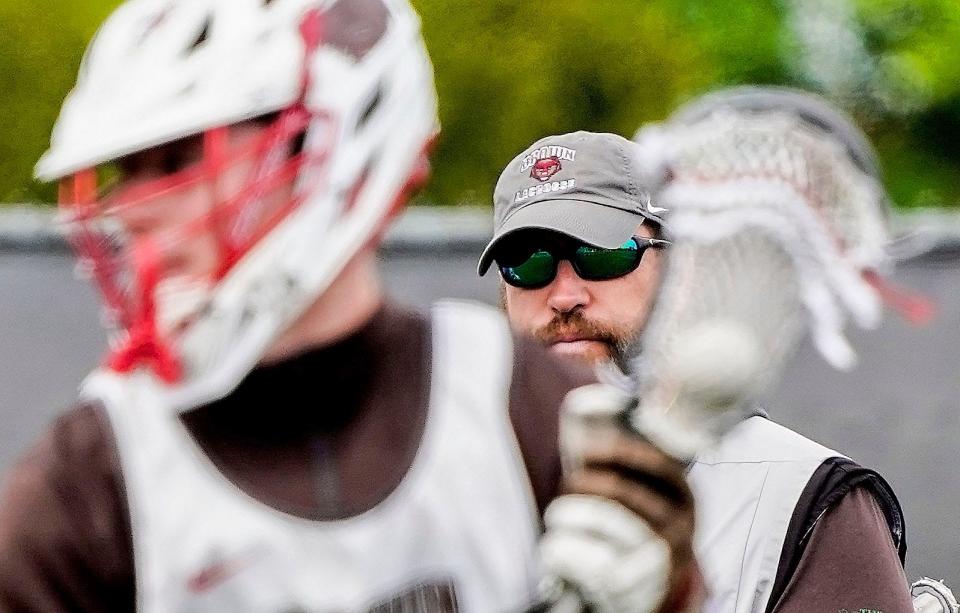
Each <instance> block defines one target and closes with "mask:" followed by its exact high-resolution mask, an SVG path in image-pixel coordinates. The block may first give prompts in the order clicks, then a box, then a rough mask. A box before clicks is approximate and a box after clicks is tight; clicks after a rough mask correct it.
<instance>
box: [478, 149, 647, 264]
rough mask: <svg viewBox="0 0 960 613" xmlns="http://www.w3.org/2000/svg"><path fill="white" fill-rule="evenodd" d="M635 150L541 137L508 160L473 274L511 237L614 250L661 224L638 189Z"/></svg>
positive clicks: (638, 181)
mask: <svg viewBox="0 0 960 613" xmlns="http://www.w3.org/2000/svg"><path fill="white" fill-rule="evenodd" d="M637 147H638V145H637V144H636V143H634V142H632V141H629V140H627V139H625V138H623V137H621V136H617V135H615V134H598V133H594V132H573V133H571V134H562V135H559V136H548V137H546V138H542V139H540V140H538V141H537V142H535V143H534V144H532V145H530V147H528V148H527V149H526V150H524V152H523V153H521V154H520V155H518V156H517V157H515V158H514V159H513V161H511V162H510V164H509V165H508V166H507V167H506V169H504V171H503V173H502V174H501V175H500V179H499V180H498V181H497V186H496V188H495V189H494V192H493V225H494V228H493V239H492V240H491V241H490V243H489V244H488V245H487V246H486V248H485V249H484V250H483V254H482V255H481V256H480V264H479V266H478V268H477V272H479V273H480V274H481V275H484V274H486V272H487V269H489V268H490V263H491V262H492V261H493V258H494V253H495V251H496V248H497V245H499V244H500V242H501V241H502V240H503V239H504V238H506V237H507V236H509V235H511V234H513V233H514V232H517V231H520V230H527V229H540V230H552V231H554V232H560V233H562V234H566V235H568V236H570V237H572V238H575V239H577V240H579V241H583V242H584V243H587V244H589V245H593V246H594V247H603V248H606V249H613V248H615V247H619V246H620V245H622V244H623V242H624V241H626V240H627V239H629V238H630V237H631V236H632V235H633V233H634V231H635V230H636V228H637V226H638V225H640V223H641V222H643V221H644V220H645V219H648V220H651V221H655V222H656V223H658V224H662V223H663V219H662V217H661V215H662V214H663V213H665V212H666V211H665V210H664V209H661V208H659V207H656V206H654V205H652V204H651V203H650V196H649V193H648V192H646V191H645V190H644V189H643V187H642V186H641V184H640V172H639V168H638V167H637V161H636V160H637Z"/></svg>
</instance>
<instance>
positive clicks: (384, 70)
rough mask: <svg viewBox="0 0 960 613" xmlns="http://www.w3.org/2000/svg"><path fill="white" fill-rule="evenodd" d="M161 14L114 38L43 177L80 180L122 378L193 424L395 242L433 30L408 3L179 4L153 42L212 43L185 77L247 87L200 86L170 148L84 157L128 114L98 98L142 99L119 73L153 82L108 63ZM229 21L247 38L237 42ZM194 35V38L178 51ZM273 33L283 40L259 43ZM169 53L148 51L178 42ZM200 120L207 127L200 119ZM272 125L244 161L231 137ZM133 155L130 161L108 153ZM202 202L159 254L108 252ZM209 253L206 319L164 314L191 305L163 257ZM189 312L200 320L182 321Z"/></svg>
mask: <svg viewBox="0 0 960 613" xmlns="http://www.w3.org/2000/svg"><path fill="white" fill-rule="evenodd" d="M153 10H155V7H154V6H153V5H151V4H150V3H149V2H144V1H139V0H132V1H131V2H127V3H126V4H125V5H123V6H122V7H121V9H119V10H118V11H117V13H116V14H115V16H114V17H111V19H110V20H109V21H108V22H107V23H106V24H105V25H104V26H103V28H102V30H101V33H100V35H99V36H98V37H97V40H96V41H95V42H94V43H93V48H92V49H91V51H89V52H88V54H87V57H86V60H85V68H84V74H82V75H81V78H80V81H79V82H78V85H77V88H76V89H75V91H74V93H73V94H71V97H70V99H69V100H68V102H67V103H66V104H65V106H64V110H63V113H62V115H61V119H60V121H58V127H57V129H56V130H55V136H54V138H53V143H52V147H51V150H50V151H49V152H48V154H47V155H46V156H44V159H43V160H42V161H41V163H40V164H39V165H38V175H41V176H43V177H45V178H56V177H57V176H64V177H65V178H64V179H63V180H62V183H61V198H60V200H61V209H62V211H63V214H64V215H63V217H64V219H65V220H66V221H67V225H68V230H69V232H68V234H69V236H70V239H71V242H72V244H73V245H74V247H75V250H76V251H77V252H78V254H79V256H80V260H81V263H82V265H83V266H84V267H85V268H87V269H88V270H89V272H90V273H91V276H93V278H94V280H95V281H96V284H97V286H98V288H99V289H100V291H101V293H102V294H103V296H104V302H105V305H106V310H107V312H108V314H110V315H111V319H112V320H113V322H114V324H115V327H116V328H117V332H116V334H115V337H114V343H113V344H114V351H113V353H112V354H111V356H110V358H108V366H109V368H110V369H112V370H114V371H117V372H121V373H127V372H132V371H134V370H137V369H140V368H141V367H147V368H148V369H150V370H152V371H153V372H154V374H156V375H158V376H159V377H160V378H161V379H162V380H163V381H165V382H166V383H168V384H169V385H168V387H169V390H170V392H171V394H172V396H176V397H177V404H178V405H179V406H180V408H184V409H186V408H190V407H191V406H196V405H197V404H200V403H202V402H205V401H209V400H212V399H215V398H216V397H219V396H222V395H223V394H226V393H228V392H229V391H230V389H232V388H233V386H235V385H236V384H237V383H238V382H239V381H240V380H241V379H242V377H243V376H244V375H245V374H246V372H247V371H248V370H249V369H250V368H252V367H253V366H254V365H255V364H256V362H257V361H258V360H259V357H260V355H262V353H263V351H265V350H266V347H267V346H268V345H269V343H270V341H271V340H272V339H273V338H274V337H275V336H276V335H277V334H279V333H280V332H282V331H283V329H284V328H285V327H286V326H287V325H289V324H290V323H292V321H293V320H294V319H295V318H296V317H297V316H298V315H299V313H300V312H302V311H303V310H304V309H306V308H307V307H308V306H309V304H310V303H312V302H313V301H314V300H316V299H317V297H318V296H320V295H321V294H322V293H323V292H324V291H325V289H326V287H327V286H328V285H329V283H331V282H332V281H333V280H334V279H335V278H336V277H337V275H338V274H339V271H340V270H341V269H342V268H343V266H344V265H345V264H346V263H347V262H348V261H349V260H350V259H351V258H352V257H353V255H354V254H355V253H356V252H357V251H359V250H360V249H361V248H363V247H364V246H367V245H370V244H374V243H376V242H377V241H379V239H380V236H381V234H382V232H383V230H384V229H385V227H386V224H387V222H388V221H389V219H390V218H392V216H393V215H395V213H396V211H397V210H398V209H399V208H401V207H402V205H403V204H404V203H405V202H406V200H407V199H408V198H409V197H410V195H412V192H414V191H415V190H416V189H419V187H420V186H421V185H422V184H423V183H424V182H425V181H426V179H427V176H428V175H429V162H428V161H427V157H426V156H427V153H428V149H429V143H431V142H432V140H433V138H434V137H435V135H436V132H437V125H438V122H437V118H436V97H435V93H434V89H433V83H432V68H431V66H430V63H429V59H428V58H427V55H426V50H425V48H424V45H423V43H422V40H421V39H420V34H419V24H418V21H417V18H416V15H415V13H414V12H413V10H412V9H410V8H409V6H407V5H406V2H403V1H390V2H384V1H383V0H336V1H334V2H319V1H317V0H273V1H272V2H269V3H260V2H251V3H243V4H240V3H237V2H234V1H231V2H227V1H226V0H190V1H187V0H180V1H179V2H176V1H175V2H172V3H170V6H169V7H168V9H167V11H168V12H167V13H165V14H164V15H162V16H154V17H156V19H155V21H157V22H158V23H157V24H156V25H155V26H154V29H155V30H157V31H161V30H162V31H164V32H165V36H166V39H167V40H168V41H184V40H187V38H191V37H192V39H197V40H199V42H198V43H197V44H195V45H194V47H195V52H194V53H192V54H191V59H190V62H193V64H191V65H190V66H189V70H186V72H191V73H192V74H191V75H190V78H191V79H194V80H196V78H197V76H198V73H201V72H203V71H204V70H206V71H208V73H207V74H210V75H211V76H212V77H213V78H212V81H218V80H220V81H222V80H223V77H222V73H224V72H226V73H231V71H233V72H232V74H233V77H234V78H233V79H232V81H231V85H230V86H229V87H228V86H223V87H224V88H226V91H223V92H222V93H220V94H218V95H217V96H216V97H212V96H209V95H207V93H209V92H208V88H207V87H206V86H205V85H200V83H202V81H196V83H197V84H198V86H196V87H195V88H194V89H193V90H188V92H190V91H192V92H193V93H188V94H187V96H186V98H184V99H181V100H180V102H181V103H182V105H184V110H183V112H181V111H180V110H179V109H178V108H176V105H173V104H171V105H170V106H169V107H162V108H164V109H165V110H166V111H169V113H168V116H164V117H159V118H156V121H154V124H153V126H152V128H151V129H153V130H155V131H156V130H159V131H162V132H163V134H165V136H159V134H160V132H155V134H157V135H150V136H147V135H146V133H145V130H140V131H139V134H140V136H138V131H137V129H135V128H130V129H124V126H123V125H122V124H123V122H117V123H118V124H119V125H120V127H118V128H117V129H116V130H115V136H114V135H113V134H106V135H105V137H104V138H103V139H100V140H99V141H97V142H98V143H100V144H99V145H96V147H94V148H93V149H90V148H88V147H85V146H83V145H81V144H80V143H81V142H82V141H83V140H84V136H83V134H84V133H90V132H91V128H90V126H84V127H83V129H81V128H80V127H78V126H83V121H82V119H84V118H86V117H91V116H92V117H96V116H97V111H98V110H101V109H100V108H99V107H100V106H102V107H103V110H105V112H109V110H108V109H109V107H110V105H111V103H117V102H119V103H120V104H121V106H123V104H126V102H124V101H121V100H114V99H113V98H103V99H102V100H99V103H100V104H99V105H98V104H94V102H95V101H98V95H100V92H108V91H110V90H116V89H117V88H118V87H122V88H128V87H130V86H132V85H133V84H132V83H130V81H129V80H128V79H126V78H125V77H124V73H123V71H121V70H117V69H116V67H115V66H111V67H110V68H109V69H108V68H107V65H108V64H110V63H111V62H112V63H114V64H119V65H128V68H129V71H128V73H129V74H140V73H141V71H140V70H139V69H138V66H139V65H140V64H142V63H143V61H146V60H144V57H146V56H145V55H144V56H141V57H139V58H136V57H133V58H131V57H130V56H129V55H127V56H111V55H110V51H109V50H110V49H117V48H120V47H122V46H123V44H121V43H124V44H126V43H127V42H129V39H130V35H128V32H130V25H131V23H144V18H146V17H148V16H149V15H150V14H152V13H150V12H151V11H153ZM191 18H192V21H191ZM244 20H246V21H244ZM225 22H226V23H229V22H232V23H233V25H234V26H237V24H239V23H241V22H243V23H245V25H244V26H243V27H235V28H234V29H233V30H231V29H229V28H227V27H226V26H223V25H222V24H224V23H225ZM264 24H266V25H264ZM201 25H202V27H201ZM360 26H363V27H360ZM367 26H369V27H367ZM178 28H179V29H182V30H183V31H184V34H183V35H179V34H178V35H176V36H173V35H171V32H173V31H174V30H176V29H178ZM258 29H259V30H270V31H271V34H270V36H268V37H263V36H259V35H258V34H257V32H258ZM187 30H189V31H190V32H192V34H190V36H187V35H186V31H187ZM196 32H201V34H200V35H197V34H196ZM243 37H247V39H246V40H243ZM155 38H156V40H151V42H149V43H148V44H151V45H159V44H160V42H159V41H161V40H163V39H164V37H161V36H159V35H158V36H156V37H155ZM264 41H266V42H264ZM171 44H173V43H172V42H171ZM177 44H179V43H177ZM264 44H266V45H267V48H264V47H263V45H264ZM249 48H252V49H254V50H253V51H250V53H251V54H252V55H251V59H250V60H249V61H248V62H247V63H248V64H250V65H251V66H250V70H239V71H237V70H234V69H231V68H228V69H227V70H225V71H224V70H222V69H221V67H223V66H234V65H235V64H237V61H238V60H237V59H236V58H235V57H233V55H236V54H237V53H238V51H239V52H240V53H241V54H242V53H245V52H246V51H245V50H247V49H249ZM294 49H299V50H298V51H297V52H296V53H297V55H299V57H300V58H301V60H300V61H299V62H298V64H299V65H300V69H299V70H297V71H291V70H290V66H291V65H292V64H293V62H291V61H289V59H288V60H286V61H282V60H281V59H280V58H283V57H286V58H291V57H292V56H291V51H292V50H294ZM201 50H202V52H201ZM241 50H242V51H241ZM230 52H232V54H231V53H230ZM214 56H216V57H215V59H216V60H217V61H212V60H211V58H214ZM260 56H265V57H268V58H272V59H273V61H272V62H271V63H270V66H269V67H270V68H271V70H264V69H263V68H262V67H263V66H266V64H265V63H264V62H263V61H261V59H262V58H261V57H260ZM114 57H115V58H116V60H115V61H114ZM153 59H154V60H155V59H156V57H154V58H153ZM138 62H139V64H138ZM258 63H259V65H258ZM184 66H185V65H184V64H182V63H181V64H179V65H177V64H171V65H169V66H163V67H161V68H160V69H157V70H155V71H154V72H155V74H156V79H155V80H156V81H158V82H165V81H169V82H175V81H178V80H181V81H182V80H183V79H180V77H181V76H182V75H183V73H184V72H185V69H184ZM154 68H156V67H154ZM217 73H221V75H220V76H215V75H216V74H217ZM108 76H110V77H112V78H114V79H116V81H115V83H114V84H113V85H114V86H113V87H104V86H103V85H104V84H103V81H104V80H106V79H107V78H108ZM245 79H246V82H244V80H245ZM158 88H159V86H158ZM158 88H154V89H158ZM238 91H239V93H237V92H238ZM283 91H289V92H291V93H293V96H292V97H288V98H287V99H286V101H282V102H281V101H280V98H277V95H278V94H279V93H281V92H283ZM205 92H206V93H205ZM231 92H233V93H236V94H237V95H232V94H231ZM154 93H156V92H154ZM103 96H107V94H106V93H104V94H103ZM191 96H193V97H192V98H191ZM143 98H144V99H143V100H142V101H141V102H143V103H144V104H146V103H147V102H150V100H148V99H147V98H149V96H147V95H144V96H143ZM191 100H192V101H193V102H191ZM238 101H239V102H238ZM193 103H195V104H194V106H193V107H190V108H187V107H189V106H190V104H193ZM139 112H140V111H136V110H134V111H131V110H130V109H128V108H125V109H122V110H117V111H116V113H114V114H115V115H117V116H131V113H133V114H136V113H139ZM191 114H192V115H194V116H195V117H196V116H204V117H206V119H204V120H202V121H201V122H197V121H195V120H187V115H191ZM160 115H163V113H160ZM258 117H270V120H269V121H267V122H266V126H265V129H264V131H263V134H262V136H260V137H257V139H256V141H255V142H254V143H252V144H249V143H247V144H244V145H240V146H234V145H231V136H230V134H231V128H230V126H231V125H235V124H238V123H243V122H246V121H251V120H253V121H257V122H262V120H258V119H256V118H258ZM95 123H96V122H95ZM189 126H198V127H197V128H194V129H191V128H190V127H189ZM104 129H107V128H104ZM190 134H202V135H203V139H202V140H203V156H202V160H200V161H199V162H198V163H196V164H194V165H193V166H191V167H189V168H186V169H183V170H182V171H179V172H176V173H174V174H171V175H168V176H165V177H162V178H160V179H157V180H155V181H151V182H147V183H146V184H143V185H138V186H137V187H136V189H135V190H126V191H125V192H124V191H117V192H115V193H114V194H107V195H102V194H98V189H99V188H98V183H99V182H98V181H97V175H98V172H99V170H98V168H97V167H98V166H100V165H101V164H102V163H108V162H110V161H111V160H114V159H117V158H118V157H122V156H125V155H127V154H128V153H135V152H137V151H142V150H146V149H151V148H152V147H155V146H157V145H158V144H160V145H162V144H164V143H169V142H172V141H176V140H178V139H180V138H183V137H184V136H189V135H190ZM120 141H126V142H128V143H129V144H127V145H122V146H120V145H111V146H107V145H103V143H110V142H120ZM94 149H96V150H94ZM238 167H243V168H245V169H246V170H245V171H244V172H245V174H244V175H243V176H244V177H245V178H244V179H243V180H242V182H241V184H242V186H241V187H240V188H237V187H236V185H235V181H233V183H232V184H231V183H230V182H225V181H224V177H225V176H227V175H230V174H231V173H234V174H233V175H231V176H234V178H235V171H236V169H237V168H238ZM76 168H80V170H75V169H76ZM99 174H103V173H102V172H100V173H99ZM200 188H202V189H204V190H206V192H207V193H208V194H209V201H210V204H209V206H207V207H206V208H205V209H204V210H203V212H202V213H201V214H199V215H197V216H196V217H195V218H193V219H190V220H188V221H186V222H184V223H181V224H180V225H179V226H178V227H176V228H171V229H169V230H165V231H163V232H160V233H159V234H158V235H157V236H156V237H155V236H151V237H150V238H151V241H150V242H151V243H153V244H152V245H150V246H149V248H145V250H144V253H142V254H140V255H138V254H137V251H138V250H137V249H133V248H132V247H131V245H132V244H133V243H135V242H140V238H139V237H130V236H127V237H125V238H127V239H129V240H128V242H127V243H125V244H124V246H123V247H122V248H121V249H117V248H116V247H115V245H112V244H111V240H108V238H109V237H112V235H113V234H114V233H115V232H116V229H117V228H118V227H121V228H122V226H123V223H121V222H122V221H123V219H124V214H125V213H127V212H128V211H133V210H135V209H136V208H137V207H149V206H150V204H151V202H157V201H158V198H159V197H160V196H163V197H164V198H170V197H174V198H176V197H177V196H178V195H179V194H186V193H188V190H191V189H200ZM280 193H286V194H288V196H287V197H285V198H280V197H279V196H278V194H280ZM201 239H202V240H206V241H210V240H212V241H213V243H214V244H215V245H216V247H217V250H218V256H217V260H218V265H217V266H216V269H215V270H213V271H210V273H209V275H208V277H209V278H206V279H202V280H199V279H198V280H196V281H197V283H201V284H203V285H204V286H205V287H208V290H209V291H207V292H206V293H205V295H204V297H203V298H202V299H201V300H195V302H196V304H195V308H192V309H187V310H184V309H183V308H182V307H177V308H172V309H171V308H170V305H168V304H167V303H166V298H169V297H170V295H172V294H174V293H176V292H171V291H168V290H170V286H171V283H169V282H170V279H167V278H165V271H164V266H165V264H164V261H165V257H166V255H168V254H169V252H170V251H171V250H176V249H178V248H179V247H180V246H182V245H184V244H186V243H190V242H191V241H192V242H196V241H197V240H201ZM148 252H152V253H153V254H154V257H146V253H148ZM140 256H143V257H140ZM174 285H175V284H174ZM196 289H197V287H193V288H192V289H191V292H192V293H193V294H194V296H193V298H192V299H195V298H196V294H197V293H198V292H197V291H195V290H196ZM174 311H175V312H178V313H180V312H183V313H184V314H185V315H184V317H183V318H181V319H180V321H175V319H176V318H173V320H171V317H170V316H169V314H170V313H171V312H174ZM165 314H166V315H165ZM146 320H149V321H150V325H147V321H146ZM159 356H163V358H162V359H161V358H160V357H159ZM171 356H172V357H171ZM174 388H175V389H174Z"/></svg>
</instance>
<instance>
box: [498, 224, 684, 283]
mask: <svg viewBox="0 0 960 613" xmlns="http://www.w3.org/2000/svg"><path fill="white" fill-rule="evenodd" d="M668 245H670V241H667V240H661V239H658V238H646V237H643V236H632V237H630V239H628V240H627V241H626V242H625V243H623V244H622V245H620V246H619V247H617V248H615V249H602V248H600V247H591V246H590V245H586V244H584V243H581V242H576V241H566V242H565V243H564V242H560V243H557V244H555V245H545V246H542V247H541V246H532V247H530V248H527V249H516V248H515V249H512V250H509V251H508V252H507V253H505V254H502V256H498V257H497V258H496V260H497V267H498V268H499V269H500V276H501V277H503V280H504V281H505V282H506V283H508V284H510V285H512V286H514V287H520V288H523V289H539V288H541V287H546V286H547V285H550V283H551V282H553V280H554V278H556V276H557V266H559V264H560V261H561V260H567V261H569V262H570V264H571V265H572V266H573V270H574V271H576V273H577V275H578V276H579V277H580V278H581V279H585V280H587V281H605V280H607V279H616V278H617V277H622V276H624V275H626V274H628V273H630V272H633V271H634V270H636V269H637V267H638V266H640V260H641V259H643V254H644V252H645V251H646V250H647V249H650V248H651V247H653V248H654V249H662V248H663V247H666V246H668Z"/></svg>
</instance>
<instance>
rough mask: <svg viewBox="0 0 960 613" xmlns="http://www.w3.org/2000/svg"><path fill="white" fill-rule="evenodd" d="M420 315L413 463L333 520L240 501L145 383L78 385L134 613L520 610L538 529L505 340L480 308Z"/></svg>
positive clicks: (527, 595) (498, 323) (500, 326)
mask: <svg viewBox="0 0 960 613" xmlns="http://www.w3.org/2000/svg"><path fill="white" fill-rule="evenodd" d="M432 319H433V323H432V346H433V367H432V373H431V377H432V379H431V396H430V405H429V410H428V417H427V423H426V426H425V430H424V434H423V437H422V440H421V444H420V448H419V450H418V452H417V457H416V459H415V460H414V462H413V465H412V466H411V468H410V470H409V471H408V473H407V474H406V476H405V477H404V479H403V481H402V482H401V483H400V485H399V486H398V487H397V488H396V490H395V491H393V492H392V493H391V494H390V495H389V496H388V497H387V499H386V500H384V501H383V502H382V503H380V504H379V505H378V506H376V507H374V508H373V509H371V510H370V511H368V512H366V513H363V514H361V515H358V516H355V517H352V518H349V519H346V520H340V521H310V520H306V519H302V518H298V517H294V516H291V515H287V514H285V513H283V512H281V511H278V510H276V509H274V508H272V507H270V506H268V505H266V504H264V503H262V502H260V501H258V500H256V499H253V498H251V497H249V496H248V495H246V494H244V493H243V492H242V491H241V490H240V489H238V488H237V487H236V486H234V485H233V484H232V483H230V482H229V481H228V480H227V479H226V478H225V477H223V476H222V475H221V474H220V473H219V472H218V471H217V469H216V468H215V467H214V465H213V464H212V463H211V462H210V460H209V459H208V458H207V457H206V456H205V455H204V454H203V453H202V451H201V450H200V448H199V447H198V446H197V445H196V443H195V442H194V441H193V440H192V439H191V437H190V436H189V434H188V432H187V431H186V429H185V428H184V427H183V426H182V425H181V422H180V421H179V420H178V418H177V415H176V414H175V413H174V412H173V411H171V410H170V409H169V407H168V406H167V405H165V403H164V402H163V395H162V392H161V391H160V390H158V389H157V388H155V387H154V384H153V383H152V382H151V381H150V380H149V379H147V378H146V377H136V376H135V377H130V378H125V379H118V378H115V377H112V376H110V375H105V374H98V375H94V376H92V377H91V378H90V380H88V383H87V385H86V392H87V395H93V396H95V397H97V398H99V399H100V400H101V401H102V402H103V403H104V404H105V406H106V408H107V412H108V414H109V416H110V420H111V423H112V426H113V431H114V434H115V437H116V441H117V446H118V449H119V452H120V459H121V466H122V470H123V478H124V481H125V484H126V491H127V497H128V504H129V509H130V516H131V525H132V532H133V550H134V559H135V569H136V584H137V602H138V611H140V612H142V613H161V612H164V613H168V612H171V611H177V612H192V611H197V612H199V611H214V612H226V611H230V612H247V611H249V612H253V613H299V612H303V613H327V612H338V613H340V612H363V613H366V612H375V611H394V610H397V611H412V610H416V611H424V612H438V613H439V612H446V611H465V612H475V613H499V612H504V613H506V612H511V611H518V610H522V609H523V608H525V607H526V606H527V605H528V604H529V603H530V601H531V599H532V598H533V595H534V593H535V587H536V584H537V581H538V580H539V569H538V567H537V559H536V538H537V532H538V519H537V514H536V506H535V503H534V499H533V494H532V491H531V487H530V483H529V479H528V477H527V474H526V471H525V469H524V463H523V459H522V456H521V455H520V451H519V447H518V445H517V442H516V438H515V435H514V433H513V429H512V426H511V424H510V421H509V416H508V410H507V407H508V395H509V387H510V377H511V373H512V365H513V351H512V344H511V338H510V333H509V330H508V327H507V325H506V322H505V321H504V320H503V318H502V316H500V314H499V313H497V312H496V311H493V310H491V309H488V308H485V307H479V306H470V305H466V304H456V303H445V304H441V305H437V306H436V307H435V308H434V309H433V316H432ZM317 393H318V395H322V393H323V390H322V389H318V390H317ZM277 400H278V402H281V401H282V398H281V397H280V396H278V398H277ZM370 453H376V450H375V449H371V450H370Z"/></svg>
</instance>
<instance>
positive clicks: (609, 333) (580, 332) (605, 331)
mask: <svg viewBox="0 0 960 613" xmlns="http://www.w3.org/2000/svg"><path fill="white" fill-rule="evenodd" d="M533 336H534V337H535V338H536V339H537V340H539V341H540V342H542V343H546V344H551V343H555V342H557V341H559V340H560V339H563V338H568V337H571V336H573V337H577V338H581V339H584V340H592V341H599V342H601V343H605V344H607V345H609V346H610V347H612V348H613V349H614V350H615V351H616V353H617V354H619V353H621V352H622V351H623V350H624V349H626V347H627V344H628V343H629V340H630V339H629V334H627V333H625V332H624V331H623V330H620V329H619V328H617V327H616V326H612V325H609V324H604V323H601V322H599V321H596V320H592V319H588V318H587V317H586V316H584V314H583V313H582V312H581V311H568V312H565V313H558V314H557V315H556V316H554V318H553V319H552V320H550V323H548V324H547V325H545V326H543V327H541V328H539V329H537V330H534V331H533Z"/></svg>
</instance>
